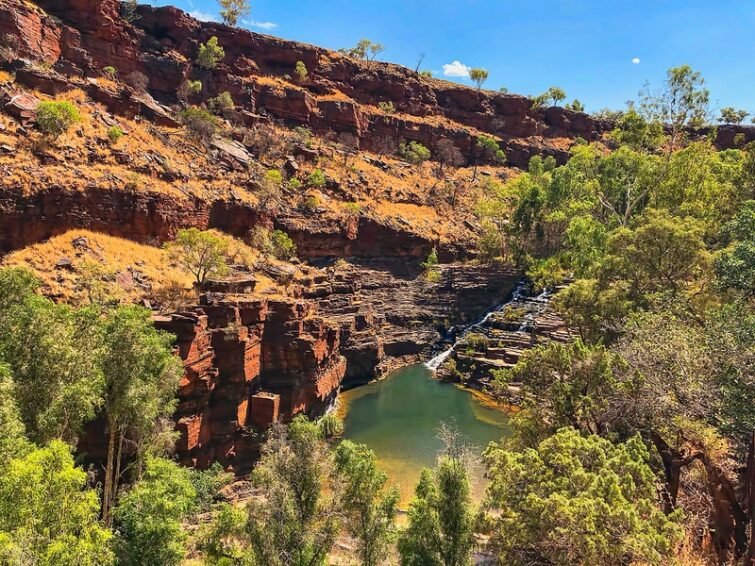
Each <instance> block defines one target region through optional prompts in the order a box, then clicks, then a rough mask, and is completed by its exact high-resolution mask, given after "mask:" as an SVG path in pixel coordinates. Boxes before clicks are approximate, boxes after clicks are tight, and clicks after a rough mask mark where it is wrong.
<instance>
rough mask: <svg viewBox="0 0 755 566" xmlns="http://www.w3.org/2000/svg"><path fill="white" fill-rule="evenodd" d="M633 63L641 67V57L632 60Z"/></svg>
mask: <svg viewBox="0 0 755 566" xmlns="http://www.w3.org/2000/svg"><path fill="white" fill-rule="evenodd" d="M632 63H634V64H635V65H639V64H640V58H639V57H635V58H634V59H632Z"/></svg>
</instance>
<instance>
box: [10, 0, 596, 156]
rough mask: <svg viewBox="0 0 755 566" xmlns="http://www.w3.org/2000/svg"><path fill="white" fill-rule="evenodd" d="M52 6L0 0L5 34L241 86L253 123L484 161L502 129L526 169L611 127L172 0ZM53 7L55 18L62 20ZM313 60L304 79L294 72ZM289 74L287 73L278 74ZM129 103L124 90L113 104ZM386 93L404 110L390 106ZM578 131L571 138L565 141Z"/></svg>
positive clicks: (157, 74)
mask: <svg viewBox="0 0 755 566" xmlns="http://www.w3.org/2000/svg"><path fill="white" fill-rule="evenodd" d="M38 4H39V5H40V6H41V7H42V8H44V10H45V11H46V13H42V12H40V11H37V10H34V9H33V7H30V6H29V5H27V4H25V3H22V2H20V1H18V0H2V1H0V35H2V34H6V35H12V36H14V37H17V38H18V42H17V43H18V45H17V51H18V53H19V54H20V55H22V56H25V57H29V58H32V59H36V60H42V61H44V62H45V63H47V64H50V65H53V66H54V68H55V69H57V70H60V71H61V72H62V73H63V74H65V75H69V76H99V75H101V74H102V69H103V68H104V67H107V66H112V67H115V68H116V69H118V72H119V74H120V75H121V76H127V75H128V74H130V73H133V72H140V73H143V74H144V75H145V76H146V77H147V79H148V81H149V90H150V92H151V93H152V94H154V95H155V96H156V97H158V98H159V99H161V100H162V101H163V102H174V101H175V100H176V91H177V88H178V86H179V85H180V84H181V83H182V82H184V81H185V80H186V79H189V78H192V79H201V80H202V82H203V84H204V85H205V88H206V93H205V94H206V95H208V96H211V95H215V94H218V93H219V92H222V91H228V92H230V93H231V94H232V96H233V98H234V101H235V102H236V104H237V105H239V106H241V107H242V108H243V109H244V110H243V112H241V114H240V118H241V119H242V120H245V121H247V122H253V121H255V120H257V119H258V116H259V115H260V114H266V115H270V116H273V117H275V118H280V119H285V120H287V121H289V122H292V123H298V124H304V125H308V126H310V127H311V128H312V129H313V130H315V131H319V132H323V133H324V132H329V133H331V132H335V133H343V132H346V133H349V134H353V135H355V136H356V138H357V139H358V140H359V144H360V147H361V148H363V149H372V148H376V147H377V146H379V145H382V144H384V143H385V142H386V140H389V141H391V142H392V143H394V144H397V143H398V142H399V141H403V140H415V141H420V142H422V143H423V144H425V145H426V146H428V147H431V148H434V147H436V145H437V142H438V141H439V140H440V139H443V138H446V139H450V140H452V141H453V142H454V143H455V144H456V145H457V146H458V147H459V149H460V150H461V151H462V154H463V155H464V156H465V157H466V158H467V159H468V160H475V159H476V158H478V157H479V156H475V155H474V143H473V140H474V138H475V136H476V135H477V134H478V133H480V132H486V133H489V134H492V135H495V136H497V137H499V138H500V140H501V142H500V143H501V146H502V147H503V148H504V150H506V152H507V155H508V159H509V162H510V163H511V164H512V165H515V166H520V167H524V166H526V164H527V162H528V161H529V158H530V156H531V155H533V154H540V153H546V154H553V155H556V156H557V157H558V158H559V159H560V160H563V159H565V158H566V156H567V151H566V150H567V149H568V146H569V144H570V142H569V141H568V140H572V141H574V140H575V139H576V138H577V137H582V138H584V139H588V140H592V139H596V138H597V137H598V136H599V135H600V134H601V133H602V132H603V131H605V130H606V128H607V127H608V125H607V124H605V123H603V122H600V121H596V120H594V119H592V118H591V117H589V116H588V115H586V114H581V113H577V112H572V111H569V110H566V109H563V108H549V109H543V110H536V109H532V107H531V103H530V101H529V100H528V99H527V98H525V97H522V96H517V95H508V94H500V93H492V92H478V91H475V90H473V89H470V88H467V87H463V86H460V85H455V84H451V83H446V82H444V81H436V80H432V79H425V78H422V77H420V76H419V75H418V74H417V73H416V72H413V71H411V70H409V69H406V68H404V67H401V66H398V65H391V64H384V63H368V62H363V61H357V60H354V59H351V58H348V57H344V56H341V55H339V54H336V53H333V52H330V51H328V50H325V49H321V48H318V47H314V46H310V45H304V44H300V43H295V42H291V41H285V40H282V39H277V38H273V37H269V36H265V35H261V34H256V33H252V32H249V31H246V30H242V29H238V28H231V27H228V26H224V25H222V24H217V23H211V22H198V21H197V20H194V19H193V18H191V17H189V16H188V15H187V14H185V13H183V12H181V11H180V10H177V9H175V8H172V7H166V8H152V7H148V6H140V7H139V10H138V17H137V18H136V19H135V20H134V21H133V24H129V23H127V22H125V21H124V20H123V19H122V18H121V17H120V15H119V10H120V5H119V2H117V0H104V1H99V0H98V1H95V0H76V1H75V2H69V1H61V0H40V1H39V2H38ZM53 16H54V17H53ZM212 36H216V37H217V38H218V39H219V42H220V44H221V45H222V46H223V47H224V49H225V59H224V61H223V63H222V64H221V65H220V66H219V67H218V68H217V69H215V70H212V71H208V70H202V69H199V68H197V67H195V66H194V65H193V61H194V60H195V58H196V54H197V51H198V47H199V44H200V43H201V42H206V41H207V40H208V39H209V38H210V37H212ZM298 61H302V62H303V63H304V64H305V65H306V67H307V69H308V76H307V79H306V80H305V81H302V82H301V83H300V84H296V83H294V82H292V81H290V80H286V79H285V77H286V75H291V74H293V69H294V66H295V65H296V63H297V62H298ZM271 78H273V79H280V80H271ZM109 102H110V103H111V105H112V106H114V107H116V108H120V110H124V109H125V108H126V107H127V104H125V102H124V101H123V100H121V99H119V98H118V97H114V98H112V100H110V101H109ZM380 102H391V103H392V104H393V105H394V106H395V108H396V109H397V112H395V113H385V112H381V111H379V110H378V108H377V104H378V103H380ZM555 140H567V141H565V142H564V141H555Z"/></svg>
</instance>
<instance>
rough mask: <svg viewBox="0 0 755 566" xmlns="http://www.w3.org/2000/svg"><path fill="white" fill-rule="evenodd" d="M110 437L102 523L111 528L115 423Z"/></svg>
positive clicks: (110, 426)
mask: <svg viewBox="0 0 755 566" xmlns="http://www.w3.org/2000/svg"><path fill="white" fill-rule="evenodd" d="M108 428H109V429H110V431H109V436H108V441H107V465H106V466H105V485H104V487H103V490H102V521H103V522H104V523H105V526H107V527H109V526H110V525H111V523H112V520H111V518H110V505H111V499H110V497H111V494H112V491H113V458H114V456H115V423H113V422H112V421H110V423H109V427H108Z"/></svg>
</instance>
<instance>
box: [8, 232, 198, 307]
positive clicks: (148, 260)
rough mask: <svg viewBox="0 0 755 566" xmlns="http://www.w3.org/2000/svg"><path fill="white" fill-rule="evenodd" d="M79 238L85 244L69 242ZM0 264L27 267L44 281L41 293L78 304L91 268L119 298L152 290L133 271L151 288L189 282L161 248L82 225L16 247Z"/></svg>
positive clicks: (84, 294) (128, 299) (84, 297)
mask: <svg viewBox="0 0 755 566" xmlns="http://www.w3.org/2000/svg"><path fill="white" fill-rule="evenodd" d="M80 238H84V239H86V242H87V245H86V246H82V247H75V246H74V245H73V242H74V241H75V240H77V239H80ZM61 258H68V259H70V260H71V261H72V269H71V270H68V269H59V268H56V267H55V265H56V263H57V262H58V261H59V260H60V259H61ZM2 265H3V266H26V267H28V268H30V269H31V270H32V271H33V272H34V273H35V274H36V275H37V276H38V277H39V278H40V279H41V280H42V281H43V283H44V286H45V293H46V294H49V295H51V296H54V297H57V298H60V299H62V300H65V301H69V302H73V303H79V304H80V303H84V302H87V300H88V297H87V290H86V288H85V286H86V285H87V284H88V283H89V281H88V278H89V277H92V274H93V272H95V276H96V275H100V277H99V278H100V279H102V280H103V283H104V284H106V286H107V287H109V292H110V293H111V294H112V295H113V296H114V297H116V298H118V299H120V300H122V301H124V302H135V301H138V300H139V299H142V298H145V297H148V296H149V295H150V294H151V290H150V289H145V288H143V287H141V286H139V285H138V284H137V283H136V281H135V280H134V277H133V272H134V271H135V272H138V273H139V274H141V275H143V276H144V280H145V281H147V282H148V284H149V285H150V286H151V287H152V288H153V289H156V288H159V287H161V286H163V285H166V284H168V283H170V282H176V283H178V284H180V285H181V286H182V287H184V288H187V289H190V288H191V286H192V278H191V276H190V275H189V274H188V273H186V272H183V271H181V270H180V269H178V268H176V267H174V266H172V265H170V262H169V260H168V256H167V253H166V252H165V250H163V249H162V248H156V247H153V246H147V245H143V244H138V243H136V242H132V241H130V240H124V239H121V238H115V237H113V236H107V235H105V234H99V233H95V232H90V231H87V230H72V231H70V232H67V233H65V234H63V235H60V236H55V237H53V238H51V239H50V240H48V241H47V242H43V243H40V244H35V245H33V246H30V247H27V248H24V249H22V250H18V251H16V252H14V253H12V254H10V255H8V256H6V257H5V258H4V260H3V263H2ZM141 275H140V276H139V277H141Z"/></svg>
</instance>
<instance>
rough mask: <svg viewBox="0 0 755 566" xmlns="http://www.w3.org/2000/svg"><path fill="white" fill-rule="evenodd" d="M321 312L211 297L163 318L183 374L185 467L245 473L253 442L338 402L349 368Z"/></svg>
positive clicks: (291, 303)
mask: <svg viewBox="0 0 755 566" xmlns="http://www.w3.org/2000/svg"><path fill="white" fill-rule="evenodd" d="M315 311H316V306H315V305H314V304H313V303H311V302H307V301H301V300H294V299H282V298H281V299H274V298H270V299H265V298H257V297H254V298H252V297H245V296H224V295H221V294H213V293H209V294H206V295H203V296H202V299H201V302H200V304H199V305H197V306H195V307H191V308H189V309H187V310H185V311H182V312H181V313H176V314H173V315H171V316H168V317H159V318H157V319H156V325H157V327H158V328H159V329H161V330H166V331H168V332H171V333H173V334H175V335H176V337H177V346H178V353H179V355H180V357H181V359H182V360H183V362H184V367H185V374H184V377H183V379H182V380H181V384H180V388H179V391H178V400H179V404H178V409H177V412H176V420H177V429H178V432H179V434H180V437H179V440H178V444H177V452H178V455H179V458H180V460H181V461H182V462H183V463H185V464H187V465H192V466H198V467H202V468H203V467H207V466H208V465H209V464H211V463H212V462H220V463H221V464H222V465H223V466H226V467H227V468H229V469H231V470H233V471H234V472H236V473H237V474H241V473H246V472H247V471H248V470H249V467H250V465H251V463H252V462H253V461H254V459H255V458H256V455H257V450H258V447H259V436H258V435H257V434H256V433H258V432H261V431H263V430H265V429H266V428H267V427H268V426H270V425H271V424H273V423H274V422H277V421H279V420H283V421H285V420H288V419H290V418H291V417H292V416H293V415H296V414H298V413H301V412H307V413H308V414H315V415H316V414H322V413H323V411H324V410H325V408H326V407H327V406H328V405H329V404H330V403H332V402H333V401H334V399H335V397H336V395H337V392H338V389H339V387H340V384H341V379H342V378H343V375H344V373H345V370H346V360H345V358H344V357H343V356H341V355H340V350H339V345H340V342H339V337H340V333H339V329H338V327H337V326H336V325H334V324H333V323H331V322H330V321H328V320H325V319H324V318H322V317H319V316H317V315H316V314H315Z"/></svg>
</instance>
